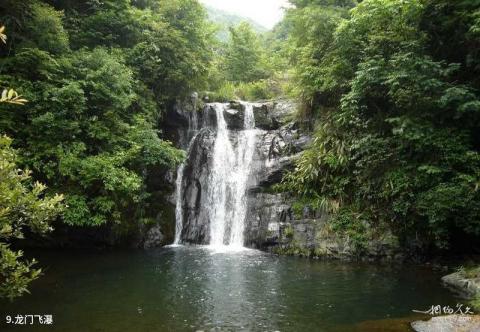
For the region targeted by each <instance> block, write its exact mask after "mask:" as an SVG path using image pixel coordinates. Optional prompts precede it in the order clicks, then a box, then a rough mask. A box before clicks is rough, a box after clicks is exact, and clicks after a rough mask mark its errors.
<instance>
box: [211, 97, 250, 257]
mask: <svg viewBox="0 0 480 332" xmlns="http://www.w3.org/2000/svg"><path fill="white" fill-rule="evenodd" d="M214 107H215V111H216V115H217V135H216V140H215V146H214V151H213V161H212V165H213V167H212V172H211V174H210V177H209V183H208V186H209V188H208V189H209V190H208V192H207V195H208V200H207V202H208V204H207V205H206V206H205V209H206V210H207V214H208V216H209V220H210V245H211V246H213V247H221V246H225V245H228V246H231V247H243V244H244V239H243V233H244V231H245V217H246V210H247V197H246V191H247V183H248V177H249V175H250V168H251V164H252V157H253V152H254V149H255V137H256V132H255V129H254V127H255V118H254V115H253V106H252V105H250V104H246V105H245V108H246V109H245V118H244V128H245V130H242V131H240V132H238V135H237V139H238V141H237V142H236V143H237V144H236V146H235V147H234V146H233V145H232V142H231V141H230V131H229V130H228V129H227V124H226V122H225V118H224V115H223V114H224V109H225V106H224V105H223V104H215V106H214Z"/></svg>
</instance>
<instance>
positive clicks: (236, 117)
mask: <svg viewBox="0 0 480 332" xmlns="http://www.w3.org/2000/svg"><path fill="white" fill-rule="evenodd" d="M223 116H224V118H225V122H226V123H227V127H228V129H230V130H241V129H244V120H243V119H244V117H245V110H244V109H243V108H241V107H240V108H239V109H235V108H228V109H226V110H225V111H224V113H223Z"/></svg>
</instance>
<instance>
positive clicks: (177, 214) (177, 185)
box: [173, 164, 185, 245]
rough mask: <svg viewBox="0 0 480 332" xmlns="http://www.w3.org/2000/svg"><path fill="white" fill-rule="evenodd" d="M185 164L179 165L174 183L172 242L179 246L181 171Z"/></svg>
mask: <svg viewBox="0 0 480 332" xmlns="http://www.w3.org/2000/svg"><path fill="white" fill-rule="evenodd" d="M184 168H185V164H181V165H180V166H179V167H178V170H177V180H176V182H175V188H176V189H175V195H176V200H175V240H174V241H173V244H174V245H177V244H180V236H181V235H182V229H183V213H182V199H183V191H182V182H183V169H184Z"/></svg>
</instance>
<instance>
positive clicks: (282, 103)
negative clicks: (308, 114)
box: [253, 100, 297, 130]
mask: <svg viewBox="0 0 480 332" xmlns="http://www.w3.org/2000/svg"><path fill="white" fill-rule="evenodd" d="M296 108H297V105H296V103H294V102H292V101H288V100H278V101H272V102H265V103H256V104H254V106H253V112H254V114H255V124H256V126H257V127H258V128H260V129H264V130H275V129H279V128H280V127H281V126H282V125H284V124H286V123H288V122H289V121H291V120H292V119H293V114H294V113H295V111H296Z"/></svg>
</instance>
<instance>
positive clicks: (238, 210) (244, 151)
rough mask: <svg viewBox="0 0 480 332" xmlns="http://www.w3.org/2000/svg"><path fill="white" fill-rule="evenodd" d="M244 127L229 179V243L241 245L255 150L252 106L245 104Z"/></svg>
mask: <svg viewBox="0 0 480 332" xmlns="http://www.w3.org/2000/svg"><path fill="white" fill-rule="evenodd" d="M244 128H245V130H243V131H242V132H240V134H239V137H238V144H237V151H236V153H235V154H234V155H235V157H236V159H235V164H234V165H233V167H232V168H233V174H232V176H231V177H230V179H231V180H232V181H233V187H234V188H235V190H234V196H233V201H234V204H233V216H232V219H231V220H232V230H231V233H230V245H233V246H243V232H244V230H245V218H246V214H247V184H248V178H249V175H250V170H251V166H252V159H253V152H254V150H255V138H256V131H255V117H254V115H253V106H252V105H251V104H246V105H245V118H244Z"/></svg>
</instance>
